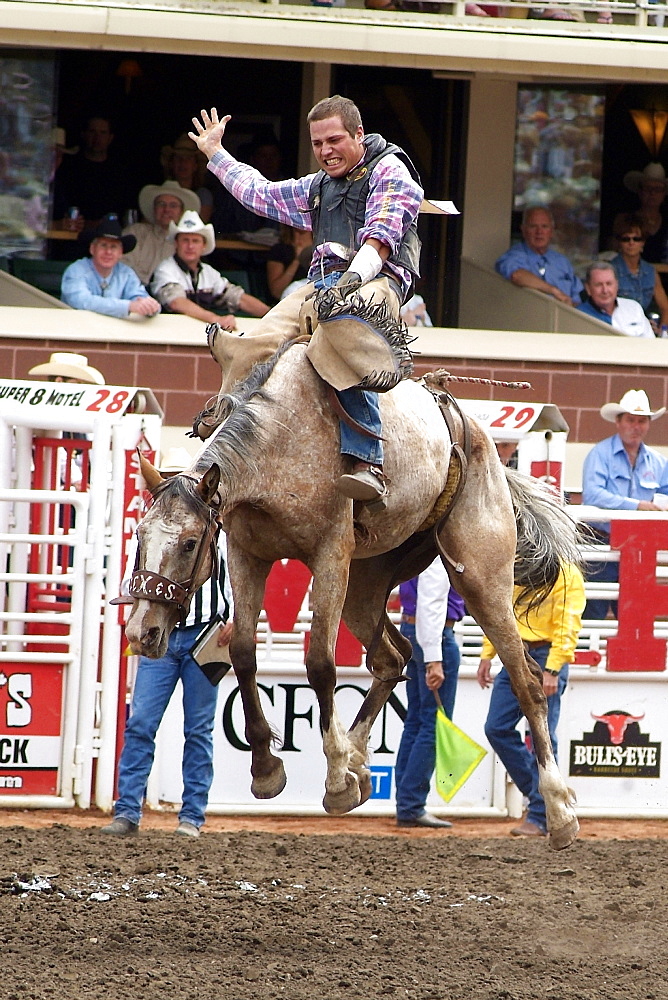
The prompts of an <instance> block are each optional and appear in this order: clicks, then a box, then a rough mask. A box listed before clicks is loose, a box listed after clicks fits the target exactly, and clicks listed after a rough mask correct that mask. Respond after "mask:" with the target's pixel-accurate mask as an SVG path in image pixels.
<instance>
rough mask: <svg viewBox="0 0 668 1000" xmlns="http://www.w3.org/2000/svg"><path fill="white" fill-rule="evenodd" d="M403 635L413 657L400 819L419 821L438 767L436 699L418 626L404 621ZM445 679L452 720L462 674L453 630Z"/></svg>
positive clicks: (399, 781)
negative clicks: (410, 646) (416, 632)
mask: <svg viewBox="0 0 668 1000" xmlns="http://www.w3.org/2000/svg"><path fill="white" fill-rule="evenodd" d="M401 634H402V635H404V636H405V637H406V638H407V639H409V640H410V642H411V645H412V646H413V655H412V657H411V659H410V660H409V661H408V666H407V667H406V674H407V677H408V680H407V681H406V698H407V700H408V710H407V712H406V718H405V720H404V731H403V733H402V734H401V742H400V744H399V752H398V753H397V761H396V765H395V769H394V777H395V784H396V801H397V819H398V820H409V819H417V818H418V817H419V816H422V814H423V813H424V812H425V805H426V803H427V795H428V794H429V786H430V784H431V776H432V774H433V773H434V767H435V765H436V708H437V706H436V699H435V697H434V694H433V692H432V691H430V690H429V688H428V687H427V681H426V669H425V665H424V657H423V655H422V648H421V647H420V646H419V645H418V643H417V642H416V640H415V625H409V624H407V623H406V622H403V623H402V625H401ZM441 656H442V659H443V673H444V674H445V680H444V681H443V683H442V684H441V686H440V688H439V689H438V693H439V695H440V698H441V702H442V704H443V708H444V710H445V714H446V715H447V717H448V718H449V719H451V718H452V711H453V709H454V707H455V694H456V693H457V677H458V675H459V659H460V657H459V646H458V645H457V642H456V640H455V636H454V632H453V631H452V629H451V628H445V629H443V639H442V643H441Z"/></svg>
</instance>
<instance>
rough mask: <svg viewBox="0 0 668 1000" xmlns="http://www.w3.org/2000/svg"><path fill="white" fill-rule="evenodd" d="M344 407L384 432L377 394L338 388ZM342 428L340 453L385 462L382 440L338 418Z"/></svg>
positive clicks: (332, 277) (329, 279)
mask: <svg viewBox="0 0 668 1000" xmlns="http://www.w3.org/2000/svg"><path fill="white" fill-rule="evenodd" d="M342 273H343V272H339V271H335V272H333V273H332V274H326V275H325V276H324V277H323V278H318V279H317V281H315V282H314V284H315V287H316V288H331V287H332V285H335V284H336V283H337V281H338V280H339V278H340V277H341V274H342ZM335 392H336V395H337V396H338V398H339V402H340V403H341V406H342V407H343V409H344V410H345V411H346V413H347V414H348V415H349V416H351V417H352V418H353V420H356V421H357V423H358V424H361V425H362V427H365V428H366V429H367V430H368V431H370V432H371V433H372V434H378V435H380V434H382V433H383V424H382V421H381V419H380V407H379V405H378V393H377V392H368V391H367V390H366V389H343V390H341V391H340V392H339V391H337V390H335ZM339 426H340V428H341V454H342V455H351V456H352V457H353V458H356V459H359V461H361V462H369V463H370V464H371V465H380V466H381V467H382V465H383V442H382V441H378V440H377V439H376V438H370V437H367V436H366V434H361V433H360V432H359V431H356V430H353V428H352V427H349V426H348V424H346V423H344V422H343V420H340V421H339Z"/></svg>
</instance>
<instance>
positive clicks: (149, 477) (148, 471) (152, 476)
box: [137, 448, 165, 493]
mask: <svg viewBox="0 0 668 1000" xmlns="http://www.w3.org/2000/svg"><path fill="white" fill-rule="evenodd" d="M137 454H138V455H139V469H140V472H141V474H142V476H143V477H144V482H145V483H146V488H147V489H148V490H149V491H150V492H151V493H152V492H153V490H154V489H155V488H156V487H157V486H159V485H160V483H164V481H165V480H164V479H163V478H162V476H161V475H160V473H159V472H158V470H157V469H156V467H155V466H154V465H151V463H150V462H149V460H148V459H147V458H146V457H145V456H144V454H143V453H142V452H141V451H140V450H139V448H137Z"/></svg>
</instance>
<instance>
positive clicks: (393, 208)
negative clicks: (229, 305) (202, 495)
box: [190, 95, 423, 509]
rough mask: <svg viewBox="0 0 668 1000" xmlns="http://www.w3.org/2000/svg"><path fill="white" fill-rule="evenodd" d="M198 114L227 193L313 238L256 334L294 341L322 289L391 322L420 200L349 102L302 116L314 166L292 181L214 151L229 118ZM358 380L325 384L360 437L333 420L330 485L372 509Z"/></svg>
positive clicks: (198, 135) (404, 170) (372, 444)
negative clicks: (339, 461) (335, 446)
mask: <svg viewBox="0 0 668 1000" xmlns="http://www.w3.org/2000/svg"><path fill="white" fill-rule="evenodd" d="M201 118H202V121H201V122H200V121H199V120H198V119H197V118H193V123H194V126H195V129H196V132H191V133H190V136H191V138H192V139H194V140H195V141H196V142H197V145H198V146H199V148H200V150H201V151H202V152H203V153H204V154H205V155H206V156H207V157H208V159H209V170H210V171H211V172H212V173H213V174H214V175H215V176H216V177H217V178H218V180H219V181H220V182H221V183H222V184H223V185H224V186H225V188H226V189H227V190H228V191H229V192H230V194H232V195H233V196H234V197H235V198H236V199H237V200H238V201H240V202H241V203H242V204H243V205H244V206H245V207H246V208H248V209H250V210H251V211H252V212H255V213H256V214H257V215H261V216H264V217H265V218H268V219H272V220H275V221H278V222H282V223H284V224H285V225H288V226H293V227H294V228H296V229H304V230H310V231H312V232H313V245H314V252H313V257H312V259H311V266H310V269H309V273H308V278H309V282H308V284H306V285H305V286H304V287H303V288H300V289H298V290H297V291H295V292H293V293H292V294H291V295H289V296H287V297H286V298H285V299H283V300H282V301H281V302H279V303H278V305H276V306H274V308H273V309H271V310H270V312H269V313H268V314H267V317H266V318H265V319H264V320H263V321H262V322H261V323H260V324H259V325H258V327H257V329H256V332H257V333H258V334H260V333H264V332H265V331H267V332H269V331H271V332H272V333H274V332H279V333H283V332H284V334H285V337H284V339H285V340H290V339H293V338H295V337H297V336H298V335H299V332H300V316H302V317H303V314H304V307H305V304H307V305H308V302H307V300H310V298H311V297H312V294H313V291H314V289H320V288H329V287H332V286H338V287H340V288H346V287H347V288H349V290H351V291H359V293H360V294H361V295H362V297H364V298H365V300H368V299H370V298H371V297H373V299H374V302H377V303H380V302H383V301H384V302H387V304H388V308H389V311H390V314H391V315H392V316H393V317H394V319H398V317H399V309H400V307H401V305H402V304H403V303H404V302H405V301H406V300H407V299H408V298H410V296H411V295H412V288H413V282H414V280H415V279H416V278H417V277H419V257H420V241H419V239H418V236H417V228H416V219H417V215H418V212H419V209H420V205H421V204H422V198H423V191H422V187H421V186H420V183H419V178H418V176H417V173H416V171H415V168H414V167H413V165H412V164H411V163H410V160H409V159H408V157H407V156H406V154H405V153H404V152H403V150H401V149H400V148H399V147H398V146H394V145H393V144H390V143H388V142H386V140H385V139H383V138H382V136H380V135H376V134H370V135H365V134H364V129H363V128H362V120H361V117H360V113H359V109H358V108H357V106H356V105H355V104H354V103H353V102H352V101H350V100H348V99H347V98H344V97H339V96H338V95H337V96H334V97H328V98H325V100H322V101H319V102H318V104H316V105H315V107H313V108H312V109H311V111H310V112H309V114H308V116H307V122H308V125H309V131H310V138H311V147H312V149H313V155H314V157H315V159H316V161H317V162H318V164H319V166H320V168H321V169H320V170H319V171H318V173H313V174H307V175H306V176H304V177H300V178H298V179H291V180H284V181H268V180H267V179H266V178H265V177H263V176H262V174H260V173H259V171H257V170H255V169H254V168H253V167H251V166H249V165H248V164H246V163H240V162H239V161H238V160H236V159H235V158H234V157H233V156H231V155H230V153H228V152H227V151H226V150H225V149H224V148H223V146H222V144H221V140H222V138H223V135H224V132H225V126H226V125H227V122H228V121H229V120H230V116H229V115H226V116H224V117H223V118H222V119H221V120H220V121H219V118H218V113H217V111H216V109H215V108H214V109H212V110H211V114H210V115H209V114H207V112H206V111H202V112H201ZM310 357H311V360H312V361H313V363H314V367H316V369H318V364H317V362H316V360H315V358H314V357H313V355H312V354H311V355H310ZM320 374H321V375H322V374H323V372H322V371H321V372H320ZM358 381H359V379H358V378H355V379H352V380H351V381H349V382H348V384H347V385H336V386H335V389H336V391H337V395H338V397H339V400H340V402H341V405H342V407H343V409H344V410H345V411H346V413H347V414H348V415H349V416H350V417H352V418H353V420H354V421H356V422H357V423H358V424H360V425H361V426H362V427H363V428H364V429H365V431H366V432H367V433H362V432H360V431H358V430H356V429H355V428H354V427H353V426H351V425H350V424H349V423H346V422H345V420H342V421H341V452H342V453H343V454H344V455H347V456H349V457H350V460H351V461H350V472H349V473H347V474H346V475H343V476H341V477H340V478H339V479H338V480H337V487H338V489H339V490H340V491H341V492H342V493H343V494H344V495H345V496H348V497H351V498H352V499H354V500H360V501H362V502H363V503H367V504H369V503H371V504H373V505H374V507H373V509H382V508H383V507H384V506H385V497H386V496H387V486H386V484H385V478H384V476H383V472H382V469H383V446H382V440H381V435H382V425H381V419H380V412H379V407H378V396H377V393H376V392H371V391H368V390H365V389H360V388H356V387H355V386H356V383H357V382H358Z"/></svg>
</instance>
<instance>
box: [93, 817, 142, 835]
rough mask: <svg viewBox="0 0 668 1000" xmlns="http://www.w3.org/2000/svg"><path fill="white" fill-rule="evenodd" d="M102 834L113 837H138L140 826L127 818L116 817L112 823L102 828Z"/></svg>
mask: <svg viewBox="0 0 668 1000" xmlns="http://www.w3.org/2000/svg"><path fill="white" fill-rule="evenodd" d="M100 833H106V834H108V835H109V836H111V837H136V836H137V834H138V833H139V824H138V823H133V822H132V820H131V819H128V818H127V816H116V818H115V819H112V821H111V823H108V824H107V826H103V827H102V829H101V830H100Z"/></svg>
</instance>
